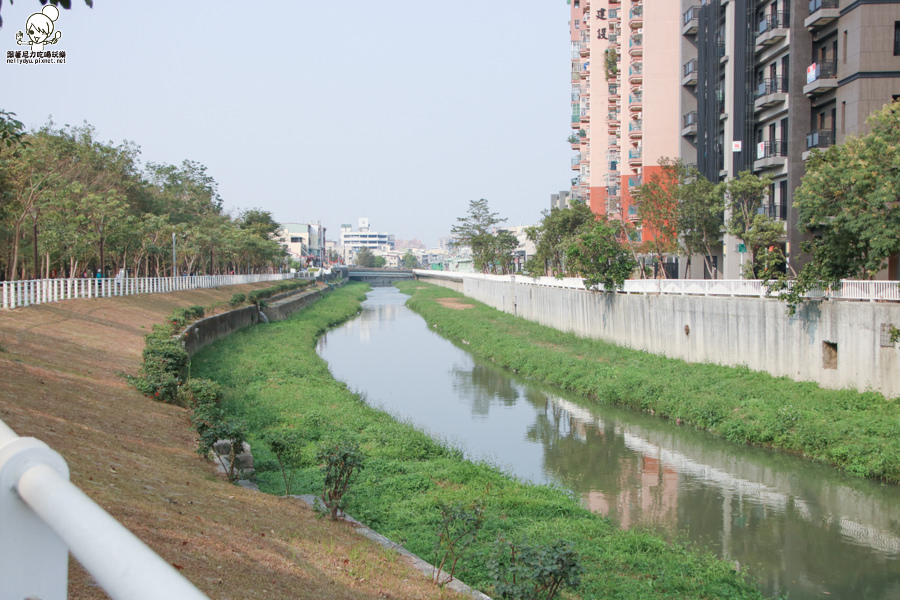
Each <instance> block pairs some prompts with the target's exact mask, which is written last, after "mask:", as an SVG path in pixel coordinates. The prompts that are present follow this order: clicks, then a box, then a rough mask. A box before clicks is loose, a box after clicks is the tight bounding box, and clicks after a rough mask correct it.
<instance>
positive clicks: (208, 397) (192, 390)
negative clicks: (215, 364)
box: [179, 379, 222, 408]
mask: <svg viewBox="0 0 900 600" xmlns="http://www.w3.org/2000/svg"><path fill="white" fill-rule="evenodd" d="M221 403H222V386H220V385H219V384H218V383H216V382H215V381H213V380H211V379H188V380H187V381H186V382H184V384H183V385H182V386H181V388H180V389H179V404H180V405H181V406H187V407H191V408H195V407H197V406H199V405H200V404H211V405H215V406H219V405H221Z"/></svg>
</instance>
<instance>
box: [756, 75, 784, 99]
mask: <svg viewBox="0 0 900 600" xmlns="http://www.w3.org/2000/svg"><path fill="white" fill-rule="evenodd" d="M787 91H788V78H787V77H770V78H767V79H763V80H762V81H760V82H759V84H758V85H757V86H756V97H757V98H762V97H763V96H768V95H769V94H778V93H785V92H787Z"/></svg>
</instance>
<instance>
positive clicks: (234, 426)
mask: <svg viewBox="0 0 900 600" xmlns="http://www.w3.org/2000/svg"><path fill="white" fill-rule="evenodd" d="M191 425H192V426H193V427H194V431H196V432H197V434H198V435H199V436H200V440H199V442H198V444H197V454H199V455H200V456H202V457H204V458H208V457H209V453H210V452H212V451H213V448H214V446H215V445H216V442H218V441H219V440H228V442H229V444H228V455H227V456H223V455H221V454H219V453H216V452H213V454H214V455H215V457H216V459H217V460H218V461H219V463H220V464H221V465H222V468H224V469H225V474H226V475H227V477H228V480H229V481H235V480H237V479H238V478H239V477H240V472H239V471H238V469H237V468H236V461H235V458H236V457H237V455H238V454H240V453H241V452H243V449H244V442H245V441H246V439H247V426H246V425H245V424H244V423H243V422H242V421H237V420H232V421H229V420H228V419H226V418H225V412H224V411H223V410H222V407H221V406H220V405H219V404H218V402H216V401H204V402H200V403H198V404H197V405H196V406H195V407H194V412H193V413H191Z"/></svg>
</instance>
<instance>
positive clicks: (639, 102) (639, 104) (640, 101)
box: [628, 92, 644, 112]
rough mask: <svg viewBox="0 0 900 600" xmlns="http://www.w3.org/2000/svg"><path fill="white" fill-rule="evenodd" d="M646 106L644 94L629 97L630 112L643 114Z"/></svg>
mask: <svg viewBox="0 0 900 600" xmlns="http://www.w3.org/2000/svg"><path fill="white" fill-rule="evenodd" d="M643 106H644V94H642V93H640V92H638V93H637V94H631V95H629V96H628V110H630V111H631V112H641V110H642V109H643Z"/></svg>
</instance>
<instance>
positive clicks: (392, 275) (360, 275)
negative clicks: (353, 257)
mask: <svg viewBox="0 0 900 600" xmlns="http://www.w3.org/2000/svg"><path fill="white" fill-rule="evenodd" d="M347 278H348V279H349V280H350V281H364V282H366V283H368V284H369V285H371V286H372V287H387V286H391V285H394V282H395V281H396V280H398V279H413V278H415V275H414V274H413V272H412V270H410V269H371V268H366V267H350V268H349V269H348V272H347Z"/></svg>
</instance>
